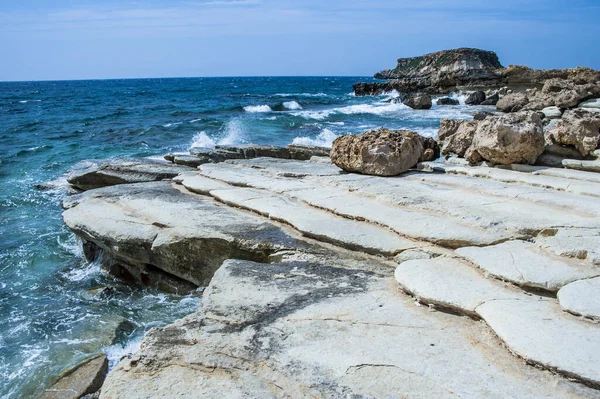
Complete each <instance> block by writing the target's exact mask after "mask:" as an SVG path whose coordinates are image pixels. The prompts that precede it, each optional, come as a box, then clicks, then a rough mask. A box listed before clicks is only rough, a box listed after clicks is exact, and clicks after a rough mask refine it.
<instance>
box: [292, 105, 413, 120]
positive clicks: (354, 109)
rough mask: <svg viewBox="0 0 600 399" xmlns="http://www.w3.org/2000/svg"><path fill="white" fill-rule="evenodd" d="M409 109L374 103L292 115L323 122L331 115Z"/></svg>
mask: <svg viewBox="0 0 600 399" xmlns="http://www.w3.org/2000/svg"><path fill="white" fill-rule="evenodd" d="M408 109H410V108H409V107H407V106H406V105H404V104H388V103H375V104H355V105H348V106H346V107H340V108H330V109H324V110H319V111H299V112H294V113H292V115H295V116H301V117H304V118H306V119H316V120H323V119H326V118H328V117H329V116H331V115H333V114H344V115H356V114H372V115H380V116H381V115H390V114H395V113H398V112H400V111H403V110H408Z"/></svg>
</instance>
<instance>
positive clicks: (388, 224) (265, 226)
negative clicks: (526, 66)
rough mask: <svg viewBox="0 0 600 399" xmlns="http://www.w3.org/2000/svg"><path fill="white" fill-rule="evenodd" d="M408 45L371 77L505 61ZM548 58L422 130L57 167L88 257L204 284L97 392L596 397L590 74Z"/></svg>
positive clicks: (594, 130) (440, 73)
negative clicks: (411, 55) (180, 314)
mask: <svg viewBox="0 0 600 399" xmlns="http://www.w3.org/2000/svg"><path fill="white" fill-rule="evenodd" d="M465 57H466V58H465ZM465 59H466V61H465ZM411 60H412V61H410V60H403V61H402V62H400V60H399V63H398V67H397V68H396V69H394V70H390V71H384V72H382V73H380V74H378V75H377V76H378V77H382V78H386V79H391V78H392V79H395V80H397V82H396V83H394V82H393V81H390V84H400V85H401V84H408V83H406V82H404V79H412V83H410V84H411V85H413V86H414V87H417V86H418V87H419V88H418V90H419V91H421V92H423V93H425V94H427V93H437V91H436V90H438V89H439V88H441V87H442V86H444V87H446V88H448V89H449V88H455V87H456V85H455V82H459V81H460V84H461V85H464V86H468V87H476V86H477V87H479V86H481V85H482V83H485V82H487V83H489V85H487V86H486V87H493V86H494V84H495V83H493V82H494V80H495V82H498V81H499V80H498V79H500V78H498V74H499V73H500V72H499V71H502V70H504V69H503V68H501V65H500V63H499V61H498V58H497V57H496V56H495V54H494V53H491V52H482V51H479V50H470V49H460V50H456V51H450V52H442V53H436V54H430V55H426V56H423V57H417V58H415V59H411ZM509 69H511V68H507V69H506V70H505V71H507V70H509ZM406 70H410V71H411V72H410V73H411V74H413V75H412V76H411V77H402V76H404V75H403V74H406ZM504 73H505V74H506V75H502V76H505V77H506V76H509V75H508V72H504ZM544 73H545V75H543V74H542V73H541V72H540V73H537V72H536V73H533V72H532V73H531V78H527V79H530V81H532V82H533V80H536V84H539V85H541V89H533V90H530V91H529V92H523V93H524V94H522V96H524V97H526V99H527V101H525V100H524V99H523V98H522V97H519V101H518V106H516V107H515V106H512V107H509V106H507V107H506V108H503V107H504V105H503V104H505V103H509V100H510V101H511V102H512V100H511V93H508V91H503V92H502V93H503V94H500V90H499V91H498V100H499V101H498V103H499V104H500V107H497V106H496V107H497V109H495V108H493V107H494V106H490V112H488V113H485V114H480V115H478V116H477V117H476V118H474V119H473V120H471V121H455V120H445V121H443V122H442V123H441V126H440V131H439V134H438V136H439V137H438V138H437V140H433V139H426V138H423V137H420V136H419V135H418V134H417V133H415V132H411V131H407V130H389V129H379V130H374V131H369V132H366V133H364V134H363V135H348V136H342V137H339V138H338V139H336V141H335V142H334V143H333V147H332V148H331V149H328V148H320V147H303V146H289V147H274V146H255V145H243V146H221V147H217V148H212V149H206V148H193V149H192V150H191V151H190V153H189V154H169V155H166V156H165V161H164V162H163V161H153V160H148V159H123V160H118V159H115V160H109V161H98V160H96V161H86V162H84V163H81V164H79V165H77V166H76V167H74V168H73V171H72V173H71V175H70V177H69V179H68V180H69V182H70V184H71V185H72V186H73V188H74V189H75V190H77V191H78V192H79V193H78V194H75V195H72V196H69V197H68V198H67V199H66V200H65V201H64V204H63V205H64V208H65V211H64V220H65V223H66V224H67V226H68V227H69V228H70V229H71V230H73V231H74V232H75V234H77V236H79V237H80V238H81V240H82V243H83V248H84V252H85V255H86V257H87V258H88V259H89V260H91V261H92V260H94V261H98V262H99V263H100V264H101V265H102V267H103V268H104V269H105V270H107V271H108V272H110V273H112V274H114V275H116V276H118V277H120V278H122V279H125V280H126V281H130V282H131V283H132V284H140V285H144V286H147V287H149V288H150V289H155V290H162V291H168V292H176V293H182V294H183V293H189V292H194V291H197V290H198V289H200V288H201V287H206V288H205V289H204V292H203V294H202V295H203V296H202V304H201V307H200V309H198V311H197V312H195V313H193V314H190V315H189V316H187V317H185V318H184V319H182V320H180V321H177V322H175V323H173V324H172V325H169V326H166V327H164V328H155V329H152V330H151V331H150V332H149V333H148V334H147V335H146V336H145V338H144V341H143V343H142V347H141V349H140V350H139V351H138V352H137V353H135V354H132V355H130V356H128V357H125V358H123V359H122V360H121V362H120V363H119V364H118V365H117V366H116V368H115V369H114V370H112V371H111V373H110V374H109V375H108V378H107V379H106V381H105V382H104V384H103V385H102V388H101V391H100V393H99V395H100V398H102V399H116V398H142V397H143V398H165V397H168V398H170V397H186V398H197V397H206V398H213V397H214V398H217V397H218V398H222V397H226V398H305V397H317V398H320V397H326V398H396V397H397V398H457V397H459V398H507V397H512V398H542V397H543V398H600V360H599V359H600V325H599V324H598V321H600V251H599V250H598V248H600V208H599V207H598V203H599V202H598V201H599V200H600V175H599V174H597V173H595V172H598V171H600V161H598V160H597V158H598V157H600V151H599V150H598V147H599V145H600V112H598V111H599V110H600V107H599V106H598V101H600V100H598V98H600V94H595V93H596V92H595V91H594V90H595V88H596V87H598V85H599V84H600V83H599V81H598V79H597V78H595V79H596V80H594V78H593V76H598V75H597V74H598V72H596V71H592V70H584V69H576V70H568V71H545V72H544ZM426 74H429V75H428V76H429V77H427V76H426ZM469 74H470V76H471V79H470V80H469V79H468V78H467V76H468V75H469ZM446 75H448V76H454V77H455V81H450V80H444V78H443V77H444V76H446ZM525 75H526V74H525V73H524V74H522V75H519V76H520V79H523V76H525ZM542 75H543V76H546V78H545V79H542ZM458 76H460V78H459V77H458ZM515 76H516V75H515ZM581 76H584V77H585V79H583V78H581V79H579V78H577V77H581ZM557 77H558V79H562V80H563V81H561V83H560V84H559V83H557V81H555V80H554V79H557ZM501 79H505V78H501ZM586 79H587V80H586ZM427 82H428V83H427ZM442 82H445V83H442ZM502 82H505V81H504V80H503V81H502ZM384 84H386V83H384ZM427 84H428V85H427ZM502 84H504V83H502ZM419 85H422V87H421V86H419ZM413 86H411V87H413ZM400 87H401V86H397V88H395V89H396V90H398V88H400ZM402 87H404V86H402ZM556 88H558V89H556ZM355 89H356V87H355ZM398 91H399V92H400V90H398ZM411 91H412V90H411ZM475 92H476V90H473V93H475ZM512 94H515V93H512ZM507 97H508V99H507ZM513 97H514V95H513ZM482 98H483V96H481V95H480V94H477V95H473V101H474V102H480V100H482ZM567 98H568V99H570V100H568V101H567ZM483 101H485V100H483ZM529 104H533V105H531V106H528V105H529ZM541 106H543V108H542V109H540V110H538V109H536V108H538V107H541ZM548 107H555V108H556V109H554V108H553V109H552V110H551V111H550V110H545V108H548ZM423 112H427V111H423ZM440 156H442V157H441V158H440ZM96 363H97V364H98V367H105V366H104V364H103V363H102V362H101V361H97V362H96ZM86 364H89V363H86ZM68 374H69V375H74V372H72V371H70V372H69V373H68ZM97 374H98V373H97V370H96V372H91V373H90V376H91V377H90V380H93V381H92V382H93V384H92V382H90V385H93V386H94V387H97ZM92 377H93V378H92ZM84 379H85V377H81V378H78V384H79V386H82V385H85V384H82V380H84ZM63 385H64V384H63ZM86 388H87V387H86ZM80 391H81V392H84V391H85V392H86V393H88V392H89V391H90V390H89V389H83V388H81V389H80ZM97 395H98V393H96V396H97Z"/></svg>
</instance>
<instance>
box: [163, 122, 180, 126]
mask: <svg viewBox="0 0 600 399" xmlns="http://www.w3.org/2000/svg"><path fill="white" fill-rule="evenodd" d="M182 123H183V122H173V123H166V124H164V125H163V127H171V126H177V125H181V124H182Z"/></svg>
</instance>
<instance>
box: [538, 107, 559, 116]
mask: <svg viewBox="0 0 600 399" xmlns="http://www.w3.org/2000/svg"><path fill="white" fill-rule="evenodd" d="M541 112H542V114H544V119H560V117H561V116H562V111H561V110H560V108H558V107H555V106H552V107H546V108H544V109H542V111H541Z"/></svg>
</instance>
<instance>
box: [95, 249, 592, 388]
mask: <svg viewBox="0 0 600 399" xmlns="http://www.w3.org/2000/svg"><path fill="white" fill-rule="evenodd" d="M373 266H375V265H373V264H372V262H371V261H360V260H353V259H351V258H350V259H348V258H345V257H344V256H341V257H338V258H337V259H335V258H329V259H327V258H325V259H324V258H320V257H313V258H307V259H305V260H304V261H296V260H294V259H288V260H286V261H283V262H280V263H276V264H268V265H265V264H257V263H252V262H247V261H227V262H226V263H225V264H224V265H223V267H222V268H221V269H219V271H218V272H217V273H216V274H215V277H214V278H213V281H212V282H211V285H210V286H209V287H208V289H207V290H206V293H205V296H204V298H203V301H202V306H201V309H200V310H199V312H197V313H195V314H192V315H190V316H188V317H187V318H185V319H183V320H181V321H179V322H176V323H174V324H173V325H171V326H167V327H165V328H161V329H154V330H152V331H151V332H150V333H149V334H147V336H146V337H145V339H144V343H143V344H142V348H143V349H142V350H141V351H139V352H138V353H136V354H135V355H134V356H132V357H130V358H126V359H124V360H123V361H121V363H120V364H119V365H118V366H117V368H116V369H115V370H114V371H113V372H112V373H111V374H110V376H109V378H108V380H107V382H106V383H105V385H104V387H103V389H102V396H101V398H102V399H116V398H127V397H146V398H152V397H183V398H192V397H199V396H201V397H204V398H217V397H218V398H222V397H227V398H242V397H256V398H258V397H260V398H284V397H298V398H300V397H335V398H338V397H380V398H383V397H394V396H397V397H414V398H425V397H436V398H456V397H461V398H482V397H486V398H505V397H519V398H539V397H548V398H562V397H572V398H579V397H599V396H600V395H599V394H598V392H596V391H594V390H591V389H589V388H586V387H584V386H582V385H578V384H573V383H571V382H568V381H567V380H564V379H562V378H561V377H558V376H556V375H552V374H550V373H545V372H543V371H540V370H537V369H535V368H532V367H529V366H527V365H526V364H524V363H523V362H521V361H519V360H518V359H516V358H515V357H513V356H512V355H511V354H509V353H508V352H507V351H505V350H504V349H503V348H502V346H501V345H500V343H499V342H498V341H497V340H496V339H495V338H494V337H492V336H490V334H489V333H488V332H487V331H486V329H485V328H484V327H483V326H482V325H481V324H478V323H476V322H474V321H472V320H470V319H468V318H461V317H456V316H454V315H449V314H443V313H435V312H431V311H429V310H428V309H427V308H426V307H416V306H415V305H414V302H413V301H412V300H410V299H409V298H407V297H406V296H405V295H403V294H402V293H401V292H399V291H398V290H395V289H393V287H392V286H391V285H390V277H391V276H390V273H391V270H389V269H385V268H377V267H375V268H373ZM425 359H426V361H424V360H425ZM457 370H460V372H457Z"/></svg>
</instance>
